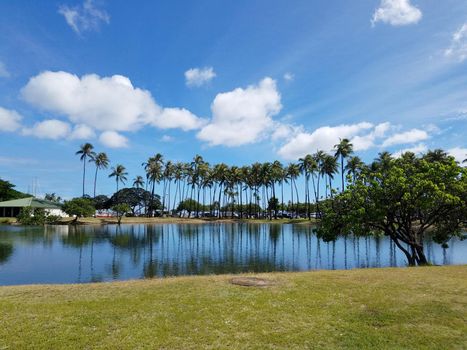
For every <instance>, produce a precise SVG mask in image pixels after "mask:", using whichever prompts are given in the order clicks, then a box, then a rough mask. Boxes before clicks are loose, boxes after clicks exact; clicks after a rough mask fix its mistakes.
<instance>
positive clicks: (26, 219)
mask: <svg viewBox="0 0 467 350" xmlns="http://www.w3.org/2000/svg"><path fill="white" fill-rule="evenodd" d="M60 219H61V218H60V216H57V215H49V214H48V213H47V212H46V211H45V210H44V209H42V208H31V207H24V208H22V209H21V211H20V213H19V215H18V217H17V220H18V222H19V223H20V224H22V225H35V226H39V225H45V224H54V223H56V222H58V221H60Z"/></svg>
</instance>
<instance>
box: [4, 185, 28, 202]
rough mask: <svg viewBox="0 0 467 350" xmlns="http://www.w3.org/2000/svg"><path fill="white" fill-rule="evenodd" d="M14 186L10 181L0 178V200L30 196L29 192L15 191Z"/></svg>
mask: <svg viewBox="0 0 467 350" xmlns="http://www.w3.org/2000/svg"><path fill="white" fill-rule="evenodd" d="M14 187H15V185H13V184H12V183H11V182H9V181H6V180H2V179H0V202H2V201H9V200H12V199H19V198H25V197H31V195H29V194H26V193H22V192H19V191H16V190H15V189H14Z"/></svg>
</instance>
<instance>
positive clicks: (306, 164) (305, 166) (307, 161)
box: [298, 154, 318, 219]
mask: <svg viewBox="0 0 467 350" xmlns="http://www.w3.org/2000/svg"><path fill="white" fill-rule="evenodd" d="M298 161H299V165H300V171H301V172H302V173H303V174H304V175H305V205H306V212H307V216H308V219H311V213H310V176H311V177H312V182H313V193H314V195H315V199H316V201H318V200H317V198H316V188H315V180H314V179H315V177H314V173H315V172H316V171H317V170H318V164H317V163H316V161H315V159H313V157H312V156H311V155H310V154H307V155H306V156H305V157H304V158H300V159H299V160H298Z"/></svg>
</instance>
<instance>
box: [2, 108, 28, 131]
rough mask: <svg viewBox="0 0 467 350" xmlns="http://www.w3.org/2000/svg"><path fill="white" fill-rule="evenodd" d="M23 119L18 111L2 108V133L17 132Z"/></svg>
mask: <svg viewBox="0 0 467 350" xmlns="http://www.w3.org/2000/svg"><path fill="white" fill-rule="evenodd" d="M22 118H23V117H22V116H21V115H20V114H19V113H18V112H16V111H13V110H10V109H6V108H2V107H0V131H10V132H13V131H16V130H18V129H19V128H20V127H21V119H22Z"/></svg>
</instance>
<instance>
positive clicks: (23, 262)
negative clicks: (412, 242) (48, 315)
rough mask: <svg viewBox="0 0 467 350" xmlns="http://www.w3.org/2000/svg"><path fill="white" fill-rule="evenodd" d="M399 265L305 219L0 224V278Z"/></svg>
mask: <svg viewBox="0 0 467 350" xmlns="http://www.w3.org/2000/svg"><path fill="white" fill-rule="evenodd" d="M466 252H467V241H457V240H454V241H452V242H451V243H450V248H449V249H444V250H443V249H442V248H441V247H440V246H439V245H436V244H434V243H431V242H426V253H427V256H428V258H429V260H430V261H431V262H432V263H434V264H459V263H467V254H466ZM405 264H406V262H405V257H404V256H403V255H402V254H401V253H400V252H399V251H398V249H397V247H395V245H394V244H393V243H392V242H391V241H390V240H389V239H387V238H386V237H376V238H370V237H354V236H344V237H341V238H340V239H339V240H337V241H335V242H330V243H326V242H323V241H321V240H319V239H318V238H317V237H316V235H315V234H314V233H313V228H312V227H310V226H304V225H274V224H245V223H240V224H206V225H186V224H185V225H175V224H174V225H122V226H120V227H119V226H113V225H108V226H76V227H73V226H46V227H36V228H31V227H11V226H4V227H0V284H3V285H4V284H23V283H75V282H77V283H82V282H97V281H108V280H123V279H130V278H152V277H163V276H177V275H201V274H221V273H240V272H269V271H297V270H311V269H350V268H356V267H360V268H362V267H381V266H404V265H405Z"/></svg>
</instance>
